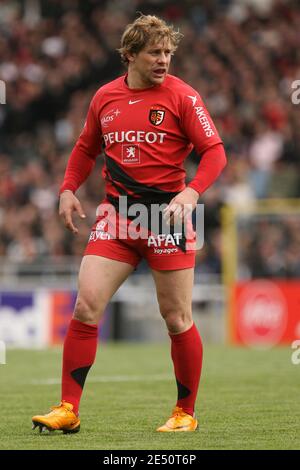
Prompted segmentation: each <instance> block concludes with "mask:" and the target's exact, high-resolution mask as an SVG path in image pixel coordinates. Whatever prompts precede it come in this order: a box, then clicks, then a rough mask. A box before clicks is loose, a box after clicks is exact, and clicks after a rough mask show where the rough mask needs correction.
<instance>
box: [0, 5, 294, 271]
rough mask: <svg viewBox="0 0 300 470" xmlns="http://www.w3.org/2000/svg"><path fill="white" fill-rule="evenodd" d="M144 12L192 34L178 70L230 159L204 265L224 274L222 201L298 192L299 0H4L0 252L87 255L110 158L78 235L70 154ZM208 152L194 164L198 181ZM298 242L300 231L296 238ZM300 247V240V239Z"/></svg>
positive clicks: (37, 256) (211, 203)
mask: <svg viewBox="0 0 300 470" xmlns="http://www.w3.org/2000/svg"><path fill="white" fill-rule="evenodd" d="M137 12H142V13H144V14H148V13H151V14H157V15H160V16H163V17H164V18H165V19H166V20H167V21H169V22H171V23H173V24H174V25H175V26H176V27H179V28H180V30H181V32H182V33H183V34H184V39H183V40H182V43H181V44H180V46H179V48H178V50H177V52H176V54H175V56H174V58H173V65H172V70H171V73H173V74H175V75H178V76H179V77H180V78H182V79H183V80H185V81H187V82H188V83H189V84H190V85H192V86H193V87H194V88H195V89H197V90H198V91H199V92H200V94H201V95H202V97H203V99H204V101H205V102H206V105H207V107H208V109H209V111H210V113H211V115H212V117H213V119H214V121H215V123H216V126H217V128H218V130H219V132H220V134H221V136H222V138H223V141H224V144H225V147H226V152H227V156H228V161H229V164H228V165H227V168H226V170H225V171H224V173H223V175H222V177H221V178H220V179H219V181H218V182H217V184H215V185H214V187H212V188H211V189H209V190H208V191H207V193H206V194H204V195H203V196H202V198H201V202H204V203H205V240H206V241H205V247H204V248H203V249H202V250H201V251H200V252H199V256H198V266H197V271H198V272H199V273H211V274H218V273H220V262H221V261H220V253H221V249H222V247H221V235H220V207H221V206H222V205H223V204H224V203H227V204H232V205H235V206H238V207H239V208H242V207H245V206H249V205H251V204H254V203H255V202H256V201H257V200H258V199H261V198H272V197H273V198H274V197H276V198H291V197H299V196H300V181H299V178H300V171H299V170H300V164H299V161H300V160H299V156H300V105H298V106H297V105H295V104H293V103H292V100H291V95H292V92H293V89H292V82H293V81H294V80H296V79H300V48H299V44H300V28H299V25H300V4H299V2H297V1H292V0H291V1H289V0H260V1H258V0H202V1H199V0H185V1H182V2H174V1H169V0H148V1H147V0H107V1H106V0H102V1H99V0H98V1H97V0H85V1H79V0H64V1H59V0H9V1H5V0H0V79H1V80H3V81H4V82H5V84H6V104H5V105H0V257H1V256H4V257H7V259H9V260H11V261H15V262H21V263H24V264H31V263H34V262H38V261H39V260H44V259H46V257H47V258H48V259H51V261H53V262H55V260H58V259H60V258H61V256H63V255H75V256H81V255H82V252H83V248H84V246H85V244H86V241H87V239H88V236H89V231H90V226H91V223H92V222H93V221H94V218H95V209H96V206H97V204H98V203H99V201H100V200H101V198H102V197H103V182H102V181H101V177H100V170H101V166H102V158H101V156H100V157H99V158H98V161H97V166H96V170H95V171H94V172H93V174H92V175H91V176H90V177H89V179H88V181H87V183H86V184H85V185H84V186H83V187H82V188H81V189H80V190H79V192H78V194H79V197H80V199H81V201H82V204H83V206H84V209H85V211H86V213H87V215H88V220H87V222H86V223H82V222H81V223H80V234H79V235H78V236H77V237H74V236H71V235H70V234H69V233H68V232H67V231H66V230H65V229H64V227H63V226H62V224H61V222H60V220H59V218H58V215H57V195H58V189H59V186H60V184H61V182H62V179H63V175H64V170H65V167H66V163H67V160H68V157H69V155H70V151H71V149H72V146H73V144H74V142H75V141H76V138H77V137H78V135H79V133H80V131H81V129H82V126H83V123H84V120H85V116H86V112H87V107H88V104H89V102H90V99H91V97H92V96H93V94H94V92H95V91H96V90H97V88H99V86H101V85H102V84H104V83H106V82H108V81H109V80H111V79H114V78H116V77H117V76H119V75H121V74H122V73H123V72H124V69H123V66H122V65H121V63H120V59H119V55H118V53H117V52H116V48H117V47H119V43H120V36H121V34H122V32H123V30H124V28H125V26H126V25H127V24H128V23H130V22H131V21H132V20H133V19H134V18H135V17H136V16H137ZM198 161H199V157H198V156H197V155H196V154H195V153H192V154H191V156H190V157H189V159H188V161H187V164H186V169H187V177H188V179H191V178H192V177H193V175H194V172H195V170H196V167H197V164H198ZM297 243H299V240H298V241H297ZM298 248H299V245H298Z"/></svg>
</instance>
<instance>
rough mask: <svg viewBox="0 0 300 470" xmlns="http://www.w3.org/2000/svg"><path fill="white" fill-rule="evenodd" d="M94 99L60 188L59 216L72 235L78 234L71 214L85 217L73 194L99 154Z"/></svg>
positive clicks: (97, 125)
mask: <svg viewBox="0 0 300 470" xmlns="http://www.w3.org/2000/svg"><path fill="white" fill-rule="evenodd" d="M96 97H97V94H96V95H95V96H94V98H93V99H92V101H91V104H90V107H89V111H88V114H87V119H86V122H85V125H84V128H83V131H82V133H81V134H80V136H79V139H78V140H77V142H76V144H75V146H74V148H73V150H72V153H71V155H70V158H69V161H68V165H67V168H66V172H65V176H64V181H63V184H62V186H61V188H60V200H59V215H60V217H61V218H62V220H63V222H64V224H65V226H66V227H67V228H68V229H69V230H71V231H72V232H73V233H74V234H76V233H78V229H77V227H76V226H75V225H74V223H73V218H72V215H73V213H74V212H77V213H78V214H79V216H80V217H81V218H84V217H85V215H84V212H83V209H82V207H81V204H80V202H79V200H78V199H77V197H76V196H75V194H74V193H75V191H76V190H77V189H78V188H79V187H80V186H81V185H82V183H83V182H84V181H85V180H86V179H87V177H88V176H89V174H90V173H91V171H92V170H93V168H94V165H95V161H96V158H97V156H98V155H99V153H100V152H101V139H102V135H101V128H100V125H99V121H98V119H97V114H96V108H95V101H96Z"/></svg>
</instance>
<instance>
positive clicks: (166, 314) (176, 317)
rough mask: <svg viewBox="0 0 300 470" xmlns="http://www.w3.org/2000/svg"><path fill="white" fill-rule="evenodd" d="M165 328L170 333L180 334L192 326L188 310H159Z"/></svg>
mask: <svg viewBox="0 0 300 470" xmlns="http://www.w3.org/2000/svg"><path fill="white" fill-rule="evenodd" d="M161 314H162V317H163V318H164V320H165V322H166V325H167V328H168V330H169V332H170V333H180V332H182V331H185V330H186V329H187V328H188V327H189V326H190V325H192V312H191V310H190V309H188V308H181V309H178V308H174V306H173V308H165V309H161Z"/></svg>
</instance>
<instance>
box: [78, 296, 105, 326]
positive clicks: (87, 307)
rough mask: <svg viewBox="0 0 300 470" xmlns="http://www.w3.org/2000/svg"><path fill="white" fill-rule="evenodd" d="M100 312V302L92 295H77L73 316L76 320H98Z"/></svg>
mask: <svg viewBox="0 0 300 470" xmlns="http://www.w3.org/2000/svg"><path fill="white" fill-rule="evenodd" d="M101 314H102V309H101V304H99V302H97V301H96V300H95V299H93V297H92V296H88V297H84V296H78V298H77V301H76V305H75V309H74V318H76V320H79V321H81V322H98V321H99V318H100V317H101Z"/></svg>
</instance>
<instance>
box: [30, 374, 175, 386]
mask: <svg viewBox="0 0 300 470" xmlns="http://www.w3.org/2000/svg"><path fill="white" fill-rule="evenodd" d="M173 378H174V377H173V375H171V374H156V375H111V376H109V375H107V376H105V375H104V376H102V377H90V378H88V379H87V381H88V382H89V383H112V382H159V381H169V380H172V379H173ZM26 383H27V384H28V385H59V384H60V383H61V379H60V378H59V379H57V378H49V379H41V380H30V382H26Z"/></svg>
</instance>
